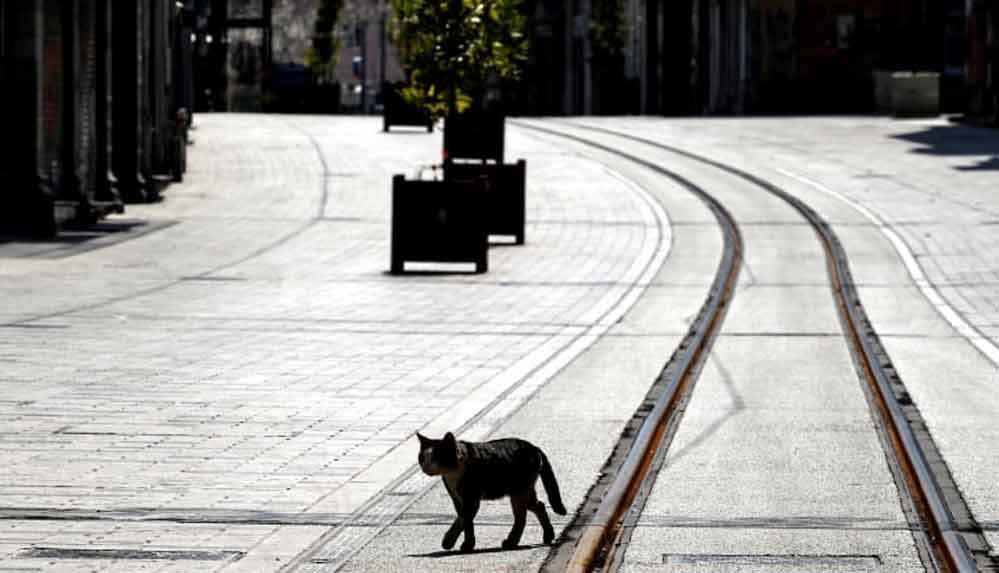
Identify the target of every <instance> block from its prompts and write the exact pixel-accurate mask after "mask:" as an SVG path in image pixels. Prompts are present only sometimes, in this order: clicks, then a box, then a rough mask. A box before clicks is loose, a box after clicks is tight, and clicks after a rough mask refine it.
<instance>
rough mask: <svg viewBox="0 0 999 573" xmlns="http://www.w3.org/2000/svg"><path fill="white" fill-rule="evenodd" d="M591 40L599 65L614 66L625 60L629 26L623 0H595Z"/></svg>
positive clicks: (594, 57)
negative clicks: (626, 23) (625, 17)
mask: <svg viewBox="0 0 999 573" xmlns="http://www.w3.org/2000/svg"><path fill="white" fill-rule="evenodd" d="M592 9H593V16H592V18H591V20H590V42H591V45H592V46H593V59H594V60H596V62H595V63H596V65H597V66H598V67H613V66H615V65H619V63H620V62H623V60H624V42H625V39H626V36H627V27H626V25H625V20H624V4H623V2H622V1H621V0H593V4H592Z"/></svg>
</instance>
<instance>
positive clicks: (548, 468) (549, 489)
mask: <svg viewBox="0 0 999 573" xmlns="http://www.w3.org/2000/svg"><path fill="white" fill-rule="evenodd" d="M539 473H540V474H541V484H542V485H544V486H545V494H547V495H548V503H549V505H551V506H552V511H554V512H555V513H557V514H559V515H565V514H566V511H565V505H563V504H562V494H561V493H560V492H559V490H558V482H557V481H555V472H553V471H552V465H551V464H550V463H548V457H547V456H545V454H544V452H542V453H541V471H540V472H539Z"/></svg>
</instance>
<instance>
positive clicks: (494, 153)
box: [444, 111, 506, 163]
mask: <svg viewBox="0 0 999 573" xmlns="http://www.w3.org/2000/svg"><path fill="white" fill-rule="evenodd" d="M505 127H506V118H505V117H504V116H503V115H501V114H498V113H491V112H485V111H469V112H465V113H462V114H458V115H451V116H448V117H447V119H446V120H445V121H444V160H445V161H453V160H455V159H473V160H479V161H490V160H492V161H495V162H496V163H503V144H504V140H503V135H504V129H505Z"/></svg>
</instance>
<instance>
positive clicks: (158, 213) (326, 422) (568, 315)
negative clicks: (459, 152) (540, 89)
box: [0, 115, 669, 571]
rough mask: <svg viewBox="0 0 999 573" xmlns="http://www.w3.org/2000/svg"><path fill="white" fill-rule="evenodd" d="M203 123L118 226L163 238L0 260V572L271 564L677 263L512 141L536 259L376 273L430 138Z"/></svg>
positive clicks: (631, 197)
mask: <svg viewBox="0 0 999 573" xmlns="http://www.w3.org/2000/svg"><path fill="white" fill-rule="evenodd" d="M197 125H198V129H197V130H196V131H195V132H194V133H193V137H194V139H195V141H196V143H195V145H194V147H192V148H191V153H190V155H191V157H190V171H189V173H188V175H187V178H186V181H185V182H184V183H183V184H180V185H174V186H172V187H171V188H170V189H169V190H168V191H167V193H166V200H165V201H164V202H163V203H160V204H155V205H142V206H139V205H136V206H129V208H128V212H127V214H126V216H125V217H124V218H116V219H114V220H112V221H110V222H109V223H108V224H109V225H110V226H112V227H113V226H115V225H117V226H118V227H120V228H122V229H125V228H127V227H128V223H129V222H130V221H131V222H139V221H146V222H148V223H149V226H150V227H154V228H155V230H153V231H151V232H147V233H144V234H143V233H142V232H137V231H136V230H135V229H141V228H142V227H141V226H139V227H136V228H135V229H133V230H132V231H128V230H122V231H120V232H119V233H118V234H117V235H116V239H115V240H107V238H106V237H105V238H103V239H98V240H96V241H95V242H93V243H87V242H82V243H80V244H79V245H66V244H54V245H51V247H52V248H48V247H49V245H41V246H39V245H34V247H33V248H28V249H26V248H25V247H24V245H16V244H13V245H12V244H8V245H5V246H3V247H0V257H3V260H2V264H0V277H2V278H0V297H2V300H3V303H0V332H3V336H2V337H0V360H2V361H3V363H4V371H3V373H2V374H0V389H2V394H0V396H2V397H0V463H2V464H3V465H4V467H5V471H4V473H3V477H2V478H0V516H2V517H3V518H4V519H3V520H0V568H8V567H17V568H27V569H29V570H30V569H31V568H39V569H45V570H122V571H131V570H135V569H138V568H140V567H141V568H143V569H151V570H177V571H194V570H217V569H219V568H225V567H229V568H231V569H233V570H247V571H260V570H274V569H277V568H280V567H281V566H283V565H285V564H287V563H288V561H289V559H291V558H292V557H294V556H295V555H297V554H299V553H301V552H302V551H303V550H304V549H306V548H307V547H308V546H309V545H310V544H311V543H313V542H314V541H315V540H317V539H319V538H320V537H321V536H322V535H324V534H326V533H328V532H329V531H330V530H331V528H335V527H336V526H337V525H339V524H341V523H343V521H344V520H345V519H346V518H347V517H348V516H350V515H351V514H352V513H353V512H355V511H357V510H358V509H359V508H362V507H363V506H364V505H365V504H366V503H368V502H370V501H371V500H372V499H373V496H375V495H376V494H377V493H378V492H380V491H382V490H383V489H384V488H385V487H386V486H387V485H388V484H389V483H391V482H392V481H393V480H395V479H397V478H399V477H400V476H402V475H404V474H405V472H406V471H407V470H409V469H411V468H412V466H413V463H414V461H415V457H414V455H413V451H415V447H414V446H412V444H411V442H414V441H415V440H413V439H412V434H413V432H414V431H415V430H417V429H423V430H424V431H427V432H428V433H431V434H433V433H441V432H443V431H444V430H450V429H458V428H461V427H468V426H469V425H470V424H474V423H475V422H476V421H477V420H481V419H482V418H483V416H486V417H487V418H488V416H487V414H488V413H489V411H490V409H491V408H493V407H494V406H497V405H498V404H499V405H501V406H502V407H503V408H505V410H503V411H509V410H511V409H513V408H515V407H516V405H517V403H518V402H517V400H519V401H520V402H522V401H523V400H525V399H526V398H527V397H528V396H529V394H530V393H529V391H528V390H529V389H530V388H531V387H532V386H530V384H533V385H534V386H533V387H537V386H538V385H540V384H543V383H544V378H543V377H541V378H539V377H538V376H536V374H537V373H538V372H539V371H543V370H544V369H545V367H546V365H549V366H550V365H552V364H555V365H557V364H560V363H564V362H565V361H567V360H568V359H571V357H572V356H573V353H577V354H578V352H580V351H582V350H583V349H584V348H585V347H586V344H587V341H591V340H593V339H595V338H596V337H597V336H598V335H599V332H600V331H599V327H600V325H601V324H605V323H608V322H613V320H614V319H615V317H616V316H619V315H620V312H621V309H622V308H623V306H622V305H625V306H626V305H627V304H630V302H633V300H634V298H635V294H637V293H638V292H640V291H641V289H642V288H643V287H642V285H641V284H640V283H639V280H640V279H641V277H643V276H646V275H647V274H648V272H649V271H650V269H651V270H652V271H654V270H655V269H654V265H657V264H661V262H662V259H663V256H664V255H665V250H666V249H668V244H669V237H668V234H669V230H668V228H667V227H666V226H665V220H664V218H663V217H661V216H659V215H656V213H655V212H654V210H653V209H652V208H651V207H650V205H649V203H648V201H647V200H646V199H643V198H642V197H641V195H640V193H639V192H638V191H636V188H635V187H634V185H632V184H631V183H630V182H628V181H626V180H624V179H621V178H620V177H618V176H616V175H615V174H613V173H611V172H609V171H608V170H606V169H605V168H604V167H602V166H600V165H599V164H598V163H596V162H593V161H588V160H584V159H582V158H581V157H579V156H576V155H572V154H569V153H566V152H563V151H560V150H559V149H558V148H556V147H554V146H552V145H551V144H548V143H544V142H543V141H542V140H540V139H536V138H533V137H530V136H528V135H527V134H525V133H522V132H519V131H516V130H511V132H510V133H509V134H508V142H507V150H508V156H509V157H510V158H516V157H525V158H526V159H527V160H528V189H529V190H530V191H529V194H528V197H529V198H528V218H529V222H528V228H527V241H528V242H527V244H526V245H524V246H520V247H504V246H497V247H494V248H492V249H491V250H490V259H491V260H490V272H489V273H488V274H486V275H469V274H434V273H429V274H417V275H410V276H407V277H394V276H389V275H387V274H386V271H387V269H388V264H389V252H388V238H389V219H388V216H389V183H390V177H391V175H392V174H394V173H397V172H403V173H407V174H412V173H414V172H415V171H417V170H418V169H419V168H420V166H426V165H429V164H431V163H433V162H434V161H435V160H437V159H438V158H439V149H440V135H439V133H437V134H434V135H428V134H425V133H419V132H399V133H392V134H382V133H381V132H380V131H379V127H380V120H379V118H351V117H276V116H253V115H228V116H214V115H199V116H198V118H197ZM102 241H107V242H106V243H105V242H102ZM97 247H100V248H97ZM650 265H651V266H652V267H650ZM594 329H596V330H594ZM532 375H535V376H534V377H533V378H532ZM528 382H529V384H528ZM504 399H505V401H504ZM227 570H228V569H227Z"/></svg>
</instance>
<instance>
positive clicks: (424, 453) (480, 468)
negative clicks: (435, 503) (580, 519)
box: [416, 432, 566, 551]
mask: <svg viewBox="0 0 999 573" xmlns="http://www.w3.org/2000/svg"><path fill="white" fill-rule="evenodd" d="M416 436H417V437H418V438H419V439H420V455H419V461H420V468H421V469H422V470H423V473H425V474H427V475H431V476H436V475H439V476H441V477H442V478H443V480H444V486H445V487H446V488H447V492H448V494H449V495H450V496H451V501H452V502H454V509H455V511H456V512H457V513H458V517H456V518H455V520H454V523H452V524H451V527H450V528H449V529H448V530H447V533H445V534H444V540H443V542H442V543H441V545H442V546H443V547H444V549H451V548H452V547H454V544H455V542H457V541H458V536H459V535H460V534H461V533H462V532H464V533H465V540H464V541H463V542H462V543H461V550H462V551H471V550H472V549H474V548H475V529H474V526H473V524H472V521H473V520H474V519H475V514H476V513H478V511H479V502H480V501H481V500H483V499H499V498H501V497H504V496H510V505H511V506H513V529H511V530H510V534H509V535H507V537H506V539H505V540H504V541H503V548H504V549H512V548H514V547H517V544H518V543H520V536H521V535H522V534H523V533H524V521H525V519H524V518H525V517H526V515H527V511H528V510H530V511H531V513H533V514H534V515H535V516H537V518H538V521H539V522H540V523H541V527H542V529H543V530H544V533H543V540H544V542H545V543H546V544H547V543H551V542H552V541H553V540H554V539H555V530H554V529H553V528H552V523H551V521H549V519H548V513H547V512H545V504H543V503H541V502H540V501H538V496H537V494H536V493H535V492H534V483H535V482H536V481H537V479H538V476H540V477H541V483H542V484H543V485H544V487H545V493H546V494H547V495H548V502H549V503H551V506H552V510H553V511H554V512H555V513H557V514H559V515H565V513H566V512H565V506H564V505H562V496H561V494H560V493H559V491H558V482H556V481H555V474H554V473H553V472H552V466H551V464H550V463H549V462H548V458H547V457H546V456H545V454H544V452H542V451H541V449H540V448H538V447H537V446H535V445H533V444H531V443H530V442H526V441H524V440H519V439H516V438H506V439H502V440H491V441H488V442H463V441H461V440H456V439H455V437H454V434H452V433H451V432H448V433H447V434H445V435H444V438H443V439H440V440H432V439H430V438H427V437H425V436H422V435H420V434H419V433H417V434H416Z"/></svg>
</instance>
